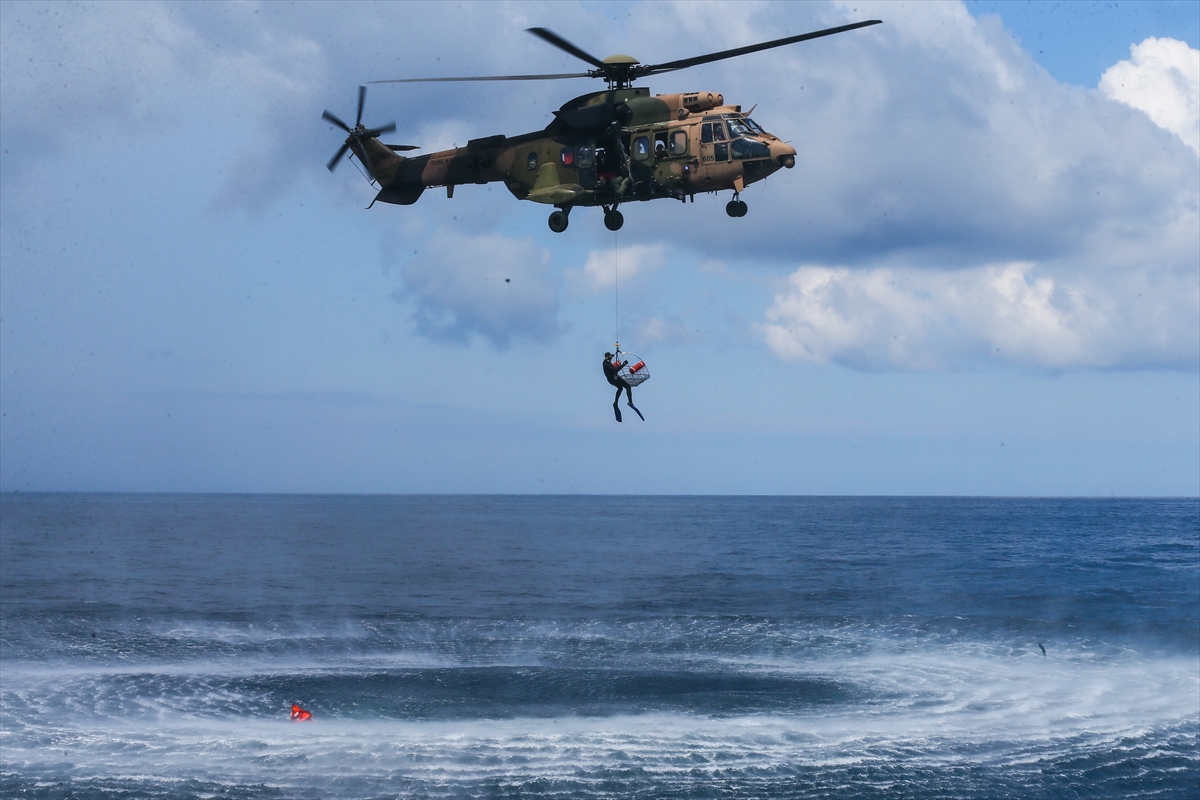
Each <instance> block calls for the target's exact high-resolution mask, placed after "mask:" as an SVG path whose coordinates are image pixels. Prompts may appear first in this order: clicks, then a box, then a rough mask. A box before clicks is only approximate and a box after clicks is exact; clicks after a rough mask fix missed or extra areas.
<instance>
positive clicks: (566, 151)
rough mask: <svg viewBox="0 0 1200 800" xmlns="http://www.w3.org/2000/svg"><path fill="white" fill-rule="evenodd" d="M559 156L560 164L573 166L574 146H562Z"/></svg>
mask: <svg viewBox="0 0 1200 800" xmlns="http://www.w3.org/2000/svg"><path fill="white" fill-rule="evenodd" d="M559 158H561V159H562V165H563V166H564V167H573V166H575V148H574V147H564V148H563V149H562V153H560V154H559Z"/></svg>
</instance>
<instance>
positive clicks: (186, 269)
mask: <svg viewBox="0 0 1200 800" xmlns="http://www.w3.org/2000/svg"><path fill="white" fill-rule="evenodd" d="M1197 7H1198V5H1197V4H1195V3H1174V4H1154V3H1058V4H1056V3H1040V4H1034V3H984V2H968V3H966V4H959V3H915V4H905V3H805V4H786V5H781V4H771V3H762V4H752V3H748V4H737V5H736V6H731V5H730V4H705V3H685V4H671V3H653V4H639V3H630V4H615V3H613V4H610V3H605V4H587V3H584V4H570V3H554V4H531V3H513V4H506V3H486V4H480V5H474V4H469V3H462V4H453V5H451V4H418V3H408V4H384V5H369V4H345V3H342V4H310V5H299V6H285V5H283V4H262V5H257V4H218V3H210V4H166V5H159V4H153V3H142V4H130V5H123V4H116V3H107V4H97V5H82V4H66V3H54V4H37V3H32V4H30V3H19V2H7V3H4V4H3V5H0V45H2V47H0V58H2V59H3V63H2V64H0V87H2V91H0V140H2V141H3V150H4V153H3V159H0V413H2V414H3V416H0V488H2V489H3V490H5V491H12V490H21V491H29V490H104V491H247V492H258V491H279V492H583V493H734V494H741V493H771V494H793V493H795V494H985V495H1112V494H1115V495H1193V496H1194V495H1196V494H1198V493H1200V377H1198V376H1200V363H1198V362H1200V226H1198V223H1197V220H1198V218H1200V217H1198V210H1197V207H1198V200H1197V196H1198V195H1200V188H1198V185H1200V157H1198V156H1197V149H1196V148H1197V144H1196V137H1197V127H1198V123H1197V117H1196V113H1197V112H1196V105H1197V100H1196V93H1197V88H1196V83H1195V80H1196V79H1195V77H1194V73H1193V72H1189V70H1191V69H1192V68H1191V66H1190V64H1192V63H1193V62H1194V60H1195V58H1196V52H1195V49H1196V48H1197V47H1198V46H1200V43H1198V42H1197V28H1198V23H1197ZM867 18H880V19H883V20H884V24H883V25H879V26H875V27H873V28H870V29H866V30H862V31H854V32H851V33H848V34H844V35H842V36H838V37H832V38H830V39H825V40H819V41H816V42H810V43H804V44H801V45H797V46H795V47H791V48H783V49H780V50H776V51H771V52H769V53H762V54H756V55H754V56H751V57H747V58H745V59H741V60H738V61H736V62H727V63H726V64H724V65H706V66H704V67H699V68H695V69H693V70H688V71H686V72H681V73H675V74H670V75H664V76H659V77H657V78H655V79H653V80H652V81H650V82H649V84H648V85H649V86H650V87H651V89H652V91H655V92H674V91H687V90H694V89H701V90H715V91H721V92H723V93H724V94H725V96H726V98H727V99H728V100H729V101H730V102H737V103H741V104H742V105H743V106H744V107H749V106H751V105H754V104H756V103H757V104H758V109H757V110H756V111H755V112H754V116H755V118H756V119H757V120H758V121H759V122H760V123H761V124H763V125H764V126H765V127H766V128H768V129H769V130H771V131H773V132H775V133H777V134H778V135H780V136H781V137H782V138H784V139H789V140H791V141H792V143H793V144H794V145H795V146H796V147H797V150H798V151H799V156H798V164H797V168H796V169H793V170H790V171H785V172H781V173H779V174H778V175H776V176H772V177H771V178H770V179H769V180H767V181H766V182H765V183H763V184H759V185H756V186H754V187H752V188H751V189H750V190H749V191H747V192H746V193H745V195H744V199H745V200H746V201H747V202H748V204H749V208H750V210H749V214H748V215H747V216H746V217H745V218H743V219H737V220H735V219H730V218H728V217H727V216H726V215H725V213H724V210H723V206H724V204H725V201H726V200H727V199H728V198H727V197H714V196H701V197H699V198H697V201H696V203H694V204H688V205H686V206H683V205H679V204H672V203H666V202H658V203H647V204H639V205H637V206H631V207H628V208H626V209H625V210H626V225H625V228H624V229H623V230H622V231H621V232H620V234H619V236H617V237H615V238H616V242H615V244H616V246H617V252H618V253H619V254H620V257H621V259H622V262H621V304H620V307H621V315H620V321H619V326H620V327H619V330H620V336H621V340H622V342H623V344H624V345H625V346H627V347H629V348H630V349H632V350H634V351H635V352H637V353H639V354H640V355H642V356H644V357H645V358H646V359H647V361H648V362H649V363H650V365H651V369H652V371H653V376H654V377H653V378H652V379H651V380H650V381H649V382H648V383H646V384H645V386H644V387H641V388H639V389H638V390H637V391H636V392H635V395H636V398H637V401H638V405H639V407H640V408H641V409H642V410H643V412H644V413H645V414H646V417H647V421H646V422H645V423H642V422H640V421H638V420H636V419H634V420H632V421H631V420H629V419H628V416H627V418H626V421H625V422H624V423H622V424H620V425H618V424H616V423H615V422H614V421H613V419H612V416H611V406H610V403H611V391H610V389H609V387H608V385H607V384H606V383H605V382H604V379H603V376H602V374H601V371H600V365H599V360H600V356H601V354H602V353H603V352H604V350H605V349H608V348H609V347H610V346H611V343H612V340H613V335H614V322H615V320H614V314H613V293H612V286H611V280H610V277H609V276H610V270H611V268H612V264H613V261H612V259H613V252H614V236H613V234H611V233H609V232H607V231H606V230H605V229H604V228H603V226H602V224H601V222H600V214H599V212H594V210H589V209H580V210H578V211H577V212H576V213H575V214H574V215H573V216H572V220H571V227H570V228H569V229H568V231H567V232H566V233H564V234H562V235H555V234H553V233H551V232H550V231H549V229H548V228H547V227H546V223H545V216H546V211H547V209H545V208H543V207H541V206H537V205H534V204H531V203H518V202H516V201H515V200H514V199H513V198H512V197H511V196H510V195H509V194H508V193H507V192H506V191H505V190H503V189H502V188H500V187H497V186H496V185H492V186H486V187H482V186H481V187H460V188H459V190H458V191H456V192H455V197H454V198H453V199H447V198H446V197H445V195H444V193H439V192H438V191H433V190H431V191H430V192H427V193H426V195H425V196H424V197H423V198H422V199H421V201H420V202H419V203H418V204H416V205H414V206H411V207H406V208H400V207H393V206H382V207H381V206H376V207H375V208H372V209H371V210H370V211H364V210H363V209H364V207H365V206H366V205H367V204H368V203H369V202H370V199H371V197H372V196H373V191H372V190H371V188H370V187H369V186H367V185H366V183H365V182H364V181H363V180H362V179H361V178H360V177H359V176H358V175H357V174H356V173H355V171H354V169H353V168H352V167H351V166H349V165H343V166H342V167H341V168H340V169H339V170H338V171H337V172H335V173H334V174H332V175H330V174H329V173H328V172H327V171H326V170H325V168H324V162H325V161H326V160H327V159H328V158H329V156H330V155H332V153H333V152H334V151H335V150H336V149H337V147H338V145H339V144H340V141H341V138H340V136H339V135H338V132H337V131H336V130H334V129H333V128H331V127H330V126H329V125H327V124H326V123H324V122H323V121H322V120H321V119H320V113H321V110H322V109H324V108H329V109H330V110H332V111H333V112H334V113H336V114H338V115H340V116H342V117H343V118H345V117H347V116H349V115H352V114H353V107H354V102H355V87H357V86H358V85H359V84H360V83H363V82H365V81H369V80H376V79H382V78H393V77H414V76H427V75H442V74H446V75H453V74H488V73H503V74H508V73H513V72H533V71H546V72H557V71H574V70H576V69H578V64H576V63H573V61H572V59H571V58H570V57H569V56H566V55H565V54H562V53H560V52H559V51H556V50H554V49H552V48H550V47H547V46H546V45H545V44H544V43H542V42H540V41H538V40H537V39H535V38H534V37H531V36H529V35H528V34H526V33H524V28H527V27H531V26H533V25H544V26H546V27H550V28H552V29H554V30H556V31H558V32H559V33H561V34H562V35H564V36H566V37H567V38H569V39H571V40H572V41H575V42H576V43H578V44H580V45H581V46H583V47H584V48H585V49H587V50H590V51H591V52H594V53H597V54H599V55H601V56H603V55H607V54H608V53H612V52H626V53H632V54H633V55H635V56H637V57H638V58H640V59H642V60H643V61H647V62H654V61H665V60H671V59H675V58H681V57H686V56H688V55H694V54H696V53H702V52H709V51H713V50H719V49H724V48H727V47H734V46H738V45H741V44H746V43H750V42H755V41H760V40H765V39H770V38H776V37H778V36H781V35H785V34H788V33H799V32H803V31H805V30H812V29H817V28H822V27H828V26H831V25H836V24H843V23H845V22H849V21H855V20H858V19H867ZM663 31H672V32H673V34H672V35H670V36H663V34H662V32H663ZM1133 46H1136V48H1135V49H1134V50H1131V47H1133ZM1180 65H1182V66H1180ZM1189 81H1191V82H1190V83H1189ZM592 89H593V87H592V86H591V85H590V84H589V83H588V82H586V81H572V82H545V83H528V84H511V85H507V84H461V85H454V86H451V87H446V86H429V85H415V86H411V85H410V86H404V87H401V86H395V85H392V86H376V87H372V88H371V90H370V92H369V94H368V98H367V113H366V121H367V122H369V123H372V124H373V123H381V122H386V121H388V120H391V119H395V120H396V121H397V124H398V130H397V132H396V133H395V134H393V135H392V136H391V137H390V141H394V142H410V143H414V144H419V145H421V146H422V148H423V149H424V150H426V151H428V150H433V149H438V148H442V147H449V146H451V145H454V144H463V143H465V141H466V140H467V139H468V138H474V137H477V136H482V135H488V134H492V133H499V132H503V133H507V134H516V133H521V132H525V131H529V130H535V129H538V128H540V127H542V126H543V125H544V124H545V123H546V122H547V121H548V120H549V114H550V111H551V110H553V109H554V108H556V107H557V106H558V105H560V104H561V103H562V102H564V101H565V100H567V99H569V98H570V97H572V96H574V95H576V94H582V93H583V92H586V91H590V90H592ZM1189 98H1191V99H1190V105H1189ZM504 278H508V279H509V282H508V283H505V282H504Z"/></svg>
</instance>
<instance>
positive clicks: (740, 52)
mask: <svg viewBox="0 0 1200 800" xmlns="http://www.w3.org/2000/svg"><path fill="white" fill-rule="evenodd" d="M881 22H883V20H880V19H869V20H867V21H866V22H855V23H854V24H852V25H839V26H838V27H836V28H826V29H825V30H823V31H813V32H812V33H802V34H800V35H799V36H788V37H787V38H784V39H774V40H772V41H770V42H763V43H761V44H752V45H747V46H746V47H735V48H733V49H732V50H722V51H721V52H719V53H709V54H708V55H703V56H694V57H692V58H681V59H680V60H678V61H668V62H667V63H665V64H647V65H645V66H643V67H634V68H633V70H634V72H635V73H636V74H637V75H657V74H658V73H660V72H674V71H675V70H677V69H687V68H688V67H695V66H699V65H700V64H709V63H711V62H713V61H722V60H724V59H726V58H736V57H737V56H744V55H748V54H750V53H757V52H759V51H760V50H770V49H771V48H773V47H783V46H784V45H785V44H795V43H796V42H805V41H808V40H809V39H819V38H821V37H822V36H832V35H833V34H835V33H845V32H846V31H852V30H854V29H856V28H865V27H867V26H868V25H878V24H880V23H881Z"/></svg>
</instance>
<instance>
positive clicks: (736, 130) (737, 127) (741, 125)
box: [729, 119, 754, 139]
mask: <svg viewBox="0 0 1200 800" xmlns="http://www.w3.org/2000/svg"><path fill="white" fill-rule="evenodd" d="M753 132H754V131H753V130H751V128H750V127H749V126H748V125H746V123H745V122H743V121H742V120H740V119H731V120H729V138H730V139H736V138H737V137H739V136H748V135H750V134H751V133H753Z"/></svg>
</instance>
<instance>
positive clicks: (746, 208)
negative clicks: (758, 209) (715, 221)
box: [737, 200, 750, 217]
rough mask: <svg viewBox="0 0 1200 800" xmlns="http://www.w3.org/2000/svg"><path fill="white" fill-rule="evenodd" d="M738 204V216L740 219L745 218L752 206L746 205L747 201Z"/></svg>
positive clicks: (739, 201)
mask: <svg viewBox="0 0 1200 800" xmlns="http://www.w3.org/2000/svg"><path fill="white" fill-rule="evenodd" d="M737 204H738V213H737V215H738V216H739V217H744V216H746V212H747V211H749V210H750V206H748V205H746V201H745V200H738V201H737Z"/></svg>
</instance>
